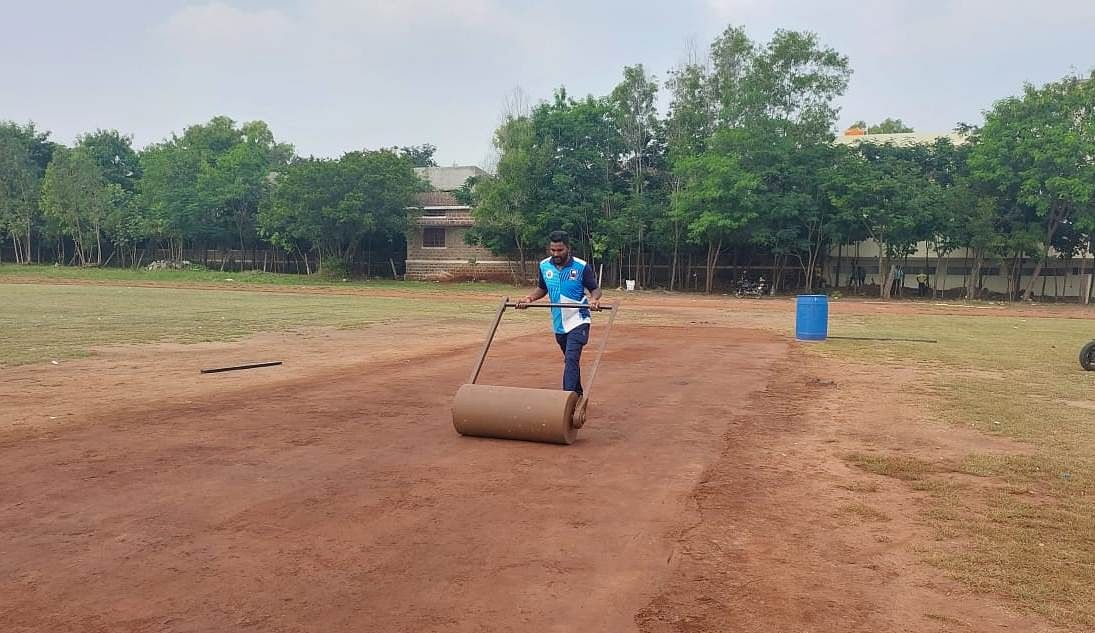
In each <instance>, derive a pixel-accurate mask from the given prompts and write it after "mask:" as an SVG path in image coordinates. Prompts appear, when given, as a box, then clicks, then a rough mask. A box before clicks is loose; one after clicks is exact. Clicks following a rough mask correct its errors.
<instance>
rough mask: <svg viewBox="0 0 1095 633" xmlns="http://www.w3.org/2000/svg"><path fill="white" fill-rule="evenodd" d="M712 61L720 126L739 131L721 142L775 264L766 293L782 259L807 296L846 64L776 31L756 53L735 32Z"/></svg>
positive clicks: (759, 239)
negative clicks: (792, 266) (748, 193)
mask: <svg viewBox="0 0 1095 633" xmlns="http://www.w3.org/2000/svg"><path fill="white" fill-rule="evenodd" d="M711 59H712V66H713V68H714V71H713V73H712V87H711V91H712V93H714V94H715V95H717V97H718V102H719V105H720V106H721V110H720V117H719V121H718V124H719V126H720V127H722V128H724V129H733V130H736V131H737V133H736V134H733V135H728V136H725V137H724V138H726V139H730V141H731V142H732V143H734V144H735V147H733V149H732V151H733V152H735V153H736V155H737V156H739V157H741V165H742V167H743V168H744V169H745V170H748V171H749V172H750V173H752V174H754V175H755V176H756V178H757V179H758V182H759V188H758V191H757V192H756V196H755V200H756V204H757V206H758V212H757V214H756V222H755V223H754V224H753V226H752V229H753V240H754V242H755V243H757V244H759V245H761V246H762V247H765V248H767V249H769V250H770V251H771V252H772V253H773V256H774V258H775V260H776V266H775V271H776V275H775V277H776V278H775V279H774V280H773V284H772V291H773V292H775V290H776V289H778V288H779V287H780V280H779V277H780V275H781V272H782V270H783V267H784V265H785V262H786V261H787V260H788V258H794V259H796V260H797V261H798V262H799V265H800V266H801V267H802V268H803V270H804V272H805V273H806V279H807V288H810V287H811V286H812V284H813V278H814V268H815V265H816V264H817V262H818V260H819V257H820V255H821V253H823V252H824V251H825V249H826V247H827V245H828V243H829V242H828V236H827V235H826V232H825V230H826V226H827V215H829V210H830V201H829V200H828V197H827V196H826V195H825V194H824V193H823V192H822V188H821V185H822V177H823V174H824V173H826V171H827V168H828V167H829V166H830V164H831V163H832V161H833V158H832V156H831V152H830V151H829V145H830V143H831V142H832V139H833V133H832V130H833V126H834V125H835V122H836V116H837V109H836V106H835V105H834V100H835V99H836V97H838V96H840V95H841V94H843V92H844V90H845V89H846V88H847V85H848V78H849V76H850V74H851V71H850V69H849V67H848V59H847V57H844V56H843V55H840V54H839V53H838V52H836V51H835V50H833V49H832V48H827V47H824V46H822V45H821V43H820V42H819V41H818V38H817V36H816V35H814V34H813V33H808V32H798V31H783V30H780V31H777V32H776V33H775V35H774V36H773V37H772V39H771V40H770V41H769V42H768V43H767V44H765V45H763V46H758V45H756V44H754V43H753V42H752V41H750V40H749V38H748V36H746V34H745V33H744V31H743V30H742V29H740V28H735V27H732V28H729V29H727V30H726V31H725V32H724V33H723V35H722V36H720V37H719V38H718V39H716V40H715V43H714V44H713V45H712V48H711Z"/></svg>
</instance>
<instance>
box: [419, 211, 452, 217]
mask: <svg viewBox="0 0 1095 633" xmlns="http://www.w3.org/2000/svg"><path fill="white" fill-rule="evenodd" d="M446 215H447V214H446V213H445V210H444V209H423V210H422V217H424V218H443V217H445V216H446Z"/></svg>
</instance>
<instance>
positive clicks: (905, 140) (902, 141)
mask: <svg viewBox="0 0 1095 633" xmlns="http://www.w3.org/2000/svg"><path fill="white" fill-rule="evenodd" d="M941 138H946V139H950V142H951V143H954V144H955V145H961V144H963V143H965V142H966V137H965V136H963V135H961V134H959V133H957V132H950V133H948V134H931V133H925V132H903V133H900V134H845V135H844V136H838V137H836V142H837V143H839V144H841V145H859V144H860V143H874V144H875V145H897V146H899V147H908V146H910V145H931V144H932V143H934V142H936V141H937V140H939V139H941Z"/></svg>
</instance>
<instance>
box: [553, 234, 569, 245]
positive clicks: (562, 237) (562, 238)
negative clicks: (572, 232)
mask: <svg viewBox="0 0 1095 633" xmlns="http://www.w3.org/2000/svg"><path fill="white" fill-rule="evenodd" d="M548 241H549V242H555V243H556V244H558V243H559V242H562V243H563V244H566V245H567V246H570V236H569V235H567V232H566V231H552V232H551V233H549V234H548Z"/></svg>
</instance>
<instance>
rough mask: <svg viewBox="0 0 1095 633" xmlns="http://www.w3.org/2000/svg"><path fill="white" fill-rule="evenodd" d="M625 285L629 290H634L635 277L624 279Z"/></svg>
mask: <svg viewBox="0 0 1095 633" xmlns="http://www.w3.org/2000/svg"><path fill="white" fill-rule="evenodd" d="M624 285H625V286H626V287H627V289H628V291H631V290H634V289H635V280H634V279H627V280H624Z"/></svg>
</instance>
